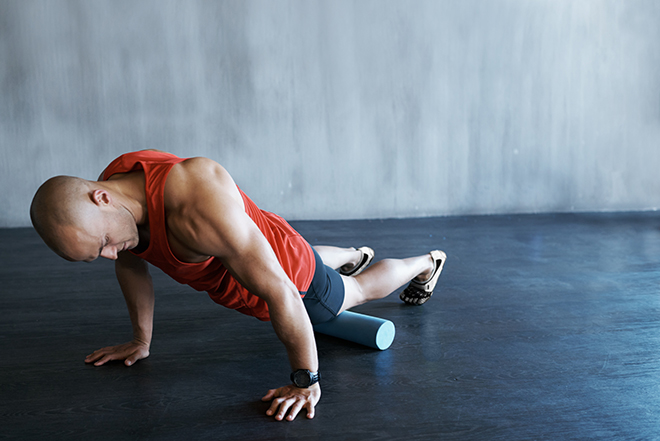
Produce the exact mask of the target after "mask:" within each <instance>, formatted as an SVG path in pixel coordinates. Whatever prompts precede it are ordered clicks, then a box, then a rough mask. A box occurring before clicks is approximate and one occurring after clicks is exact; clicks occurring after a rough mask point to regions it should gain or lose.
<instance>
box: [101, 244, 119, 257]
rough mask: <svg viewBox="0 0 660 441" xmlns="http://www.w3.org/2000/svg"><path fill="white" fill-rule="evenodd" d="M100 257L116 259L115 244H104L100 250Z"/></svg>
mask: <svg viewBox="0 0 660 441" xmlns="http://www.w3.org/2000/svg"><path fill="white" fill-rule="evenodd" d="M101 257H105V258H106V259H110V260H117V247H116V246H115V245H106V246H104V247H103V249H102V250H101Z"/></svg>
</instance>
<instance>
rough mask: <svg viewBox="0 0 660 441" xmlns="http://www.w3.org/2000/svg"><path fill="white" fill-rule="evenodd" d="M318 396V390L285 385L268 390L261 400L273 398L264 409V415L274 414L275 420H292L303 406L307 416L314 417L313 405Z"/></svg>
mask: <svg viewBox="0 0 660 441" xmlns="http://www.w3.org/2000/svg"><path fill="white" fill-rule="evenodd" d="M319 398H320V390H318V391H312V390H310V389H298V388H295V387H293V386H285V387H282V388H279V389H271V390H269V391H268V393H267V394H266V395H265V396H264V397H263V398H262V400H263V401H268V400H270V399H272V400H273V402H272V403H271V405H270V407H269V408H268V410H267V411H266V415H268V416H274V417H275V419H276V420H277V421H282V420H284V419H285V418H286V420H287V421H293V420H294V419H296V417H297V416H298V414H299V413H300V411H301V410H302V409H303V408H304V409H307V418H309V419H312V418H314V413H315V409H314V407H315V405H316V402H318V399H319Z"/></svg>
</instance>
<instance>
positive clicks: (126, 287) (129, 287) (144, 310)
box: [85, 251, 154, 366]
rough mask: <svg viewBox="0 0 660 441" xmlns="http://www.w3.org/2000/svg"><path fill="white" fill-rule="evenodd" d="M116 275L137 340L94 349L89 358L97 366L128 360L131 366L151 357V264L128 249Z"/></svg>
mask: <svg viewBox="0 0 660 441" xmlns="http://www.w3.org/2000/svg"><path fill="white" fill-rule="evenodd" d="M115 274H116V275H117V280H118V281H119V285H120V287H121V290H122V293H123V294H124V299H125V300H126V306H127V307H128V313H129V315H130V318H131V323H132V325H133V341H131V342H128V343H124V344H121V345H117V346H108V347H106V348H102V349H99V350H97V351H94V352H93V353H92V354H90V355H88V356H87V358H86V359H85V361H86V362H87V363H94V365H96V366H100V365H102V364H105V363H106V362H108V361H110V360H124V363H125V364H126V365H127V366H130V365H132V364H133V363H135V362H136V361H138V360H140V359H143V358H146V357H148V356H149V347H150V345H151V337H152V332H153V317H154V290H153V284H152V282H151V275H150V274H149V268H148V266H147V263H146V262H145V261H144V260H142V259H140V258H139V257H137V256H134V255H133V254H131V253H129V252H128V251H125V252H122V253H119V256H118V258H117V260H116V261H115Z"/></svg>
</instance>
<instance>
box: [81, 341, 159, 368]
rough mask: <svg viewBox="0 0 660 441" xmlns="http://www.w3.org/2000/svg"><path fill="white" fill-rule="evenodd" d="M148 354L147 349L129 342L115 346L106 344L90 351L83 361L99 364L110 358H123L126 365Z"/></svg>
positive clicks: (110, 359)
mask: <svg viewBox="0 0 660 441" xmlns="http://www.w3.org/2000/svg"><path fill="white" fill-rule="evenodd" d="M148 356H149V350H148V349H146V348H144V347H142V346H137V347H136V345H133V344H131V343H129V344H124V345H117V346H108V347H106V348H101V349H99V350H97V351H94V352H92V353H91V354H89V355H88V356H87V357H86V358H85V363H94V366H101V365H104V364H105V363H107V362H108V361H112V360H124V364H125V365H126V366H132V365H133V364H135V362H136V361H138V360H141V359H143V358H147V357H148Z"/></svg>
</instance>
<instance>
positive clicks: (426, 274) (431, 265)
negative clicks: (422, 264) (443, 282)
mask: <svg viewBox="0 0 660 441" xmlns="http://www.w3.org/2000/svg"><path fill="white" fill-rule="evenodd" d="M426 256H427V264H428V266H427V268H426V269H425V270H424V271H422V272H421V273H419V274H418V275H417V277H415V280H416V281H418V282H421V283H425V282H428V281H429V280H430V279H431V276H432V275H433V270H434V269H435V261H434V260H433V256H431V254H427V255H426Z"/></svg>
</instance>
